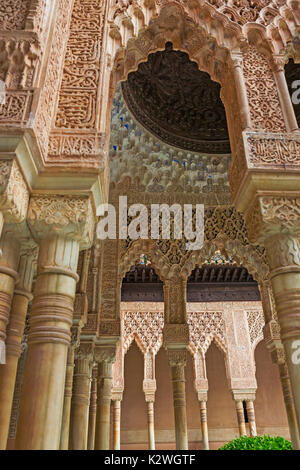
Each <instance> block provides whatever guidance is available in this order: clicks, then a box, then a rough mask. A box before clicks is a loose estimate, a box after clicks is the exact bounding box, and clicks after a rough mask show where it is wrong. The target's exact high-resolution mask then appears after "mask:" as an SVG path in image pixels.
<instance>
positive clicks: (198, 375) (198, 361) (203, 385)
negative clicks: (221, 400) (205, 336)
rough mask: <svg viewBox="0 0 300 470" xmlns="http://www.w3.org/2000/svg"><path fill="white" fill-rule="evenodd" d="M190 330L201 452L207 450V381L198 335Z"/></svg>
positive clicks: (192, 329)
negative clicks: (198, 410)
mask: <svg viewBox="0 0 300 470" xmlns="http://www.w3.org/2000/svg"><path fill="white" fill-rule="evenodd" d="M189 328H190V347H191V350H192V351H193V355H194V373H195V390H196V393H197V396H198V402H199V408H200V422H201V431H202V446H203V450H209V440H208V427H207V409H206V403H207V391H208V380H207V376H206V364H205V356H204V353H203V352H202V351H201V350H200V349H198V348H199V346H198V339H197V338H198V334H195V333H196V332H195V330H194V326H193V325H192V324H189Z"/></svg>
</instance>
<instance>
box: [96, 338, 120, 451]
mask: <svg viewBox="0 0 300 470" xmlns="http://www.w3.org/2000/svg"><path fill="white" fill-rule="evenodd" d="M115 355H116V348H115V347H111V348H106V347H104V346H103V347H101V346H100V347H96V350H95V360H96V362H97V363H98V380H97V414H96V432H95V450H108V449H109V441H110V405H111V398H112V366H113V362H114V361H115Z"/></svg>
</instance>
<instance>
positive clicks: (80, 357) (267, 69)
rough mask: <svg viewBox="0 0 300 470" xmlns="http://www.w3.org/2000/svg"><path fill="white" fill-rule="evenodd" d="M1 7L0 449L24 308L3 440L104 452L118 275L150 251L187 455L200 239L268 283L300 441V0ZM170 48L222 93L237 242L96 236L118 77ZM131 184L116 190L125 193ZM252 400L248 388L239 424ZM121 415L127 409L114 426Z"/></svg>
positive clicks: (273, 328)
mask: <svg viewBox="0 0 300 470" xmlns="http://www.w3.org/2000/svg"><path fill="white" fill-rule="evenodd" d="M2 3H3V7H1V8H0V57H1V60H0V79H1V81H2V82H1V83H3V84H4V87H5V99H4V100H1V103H0V234H1V241H0V244H1V258H0V352H1V354H0V356H1V361H0V362H1V364H0V448H1V449H5V448H6V447H7V444H8V435H9V426H10V420H11V410H12V409H13V410H15V411H16V408H14V407H13V402H14V393H17V392H18V389H17V387H15V385H16V376H17V369H18V360H19V358H20V356H21V353H22V348H23V350H24V347H22V338H23V333H24V328H25V322H26V316H27V313H28V312H29V310H30V315H29V316H30V318H29V326H28V327H26V330H25V331H26V348H25V349H26V361H25V364H24V369H23V371H22V367H19V370H21V372H22V374H23V380H22V387H21V388H22V390H21V393H20V395H21V396H20V397H19V398H18V400H19V404H18V407H17V408H18V420H17V426H16V427H17V429H16V436H15V439H10V441H14V442H10V443H9V444H11V445H12V446H14V448H15V449H33V450H34V449H59V448H67V447H69V446H70V447H71V448H80V449H83V448H87V446H88V445H89V448H92V447H93V444H92V442H93V441H94V448H95V449H107V448H108V447H109V437H110V434H109V432H110V431H109V429H110V404H111V398H112V385H113V364H114V363H115V360H116V351H117V345H118V343H119V341H120V336H121V322H120V300H121V297H120V296H121V283H122V279H123V277H124V275H125V273H126V272H127V271H128V269H130V267H131V266H132V265H133V264H134V262H135V260H136V259H138V258H139V256H140V254H141V253H145V254H147V256H148V257H149V259H151V261H152V263H153V265H154V267H155V270H156V271H157V272H158V274H159V276H160V278H161V279H162V280H163V281H164V321H165V323H164V328H163V343H164V346H165V348H166V350H167V353H168V358H169V365H170V368H171V375H172V384H173V394H174V417H175V431H176V446H177V448H178V449H186V448H187V446H188V442H187V425H186V414H185V406H184V402H185V386H184V373H185V372H184V371H185V363H186V355H187V349H188V348H189V345H190V335H189V325H188V323H187V309H186V281H187V277H188V275H189V273H190V272H191V270H192V269H194V267H195V265H196V264H200V265H201V263H202V262H203V259H201V256H202V253H203V252H204V251H205V250H206V249H207V250H210V249H211V250H212V251H213V253H214V252H215V251H216V250H219V249H221V251H222V250H223V251H224V252H226V250H227V252H228V253H229V254H230V256H233V257H235V258H236V259H237V260H238V262H239V263H241V264H243V265H245V266H246V267H247V269H248V270H249V272H251V274H252V273H253V276H254V278H255V279H256V280H257V282H258V283H259V286H260V290H261V297H262V303H263V312H264V318H265V327H264V337H265V341H266V344H267V345H268V348H269V350H270V351H271V353H272V358H273V360H274V361H275V362H277V363H278V365H279V367H280V375H281V381H282V384H283V391H284V397H285V404H286V410H287V416H288V421H289V428H290V434H291V438H292V441H293V446H294V448H299V433H298V427H299V425H300V393H299V390H300V364H299V360H298V356H297V347H298V342H299V337H300V323H299V311H300V243H299V221H300V218H299V168H300V166H299V165H300V151H299V140H300V134H299V128H298V123H297V119H296V116H295V112H294V109H293V104H292V101H291V97H290V94H289V90H288V86H287V83H286V80H285V75H284V66H285V63H286V62H287V61H288V60H289V59H293V60H294V62H295V63H298V62H299V60H300V54H299V41H297V37H298V36H297V35H298V31H299V23H300V13H299V1H297V0H287V1H281V0H270V1H269V2H265V1H264V2H262V1H261V0H256V1H254V2H248V1H246V2H245V4H246V6H245V9H246V10H245V11H246V13H247V14H245V12H244V10H243V8H242V7H241V6H240V2H235V1H234V0H233V1H232V2H230V3H231V6H228V5H227V4H226V5H225V4H224V2H218V3H217V4H215V2H214V1H210V0H193V1H187V2H181V1H179V0H178V1H177V0H174V1H171V2H169V1H167V0H166V1H160V0H157V1H156V0H151V1H143V0H136V1H123V0H122V1H117V2H115V1H113V2H111V1H109V0H106V1H103V2H99V1H96V0H84V1H82V0H54V1H53V2H50V1H47V0H27V1H23V2H18V1H11V0H4V2H2ZM250 3H251V4H250ZM166 43H172V46H173V49H174V51H177V50H181V51H183V52H184V53H186V54H188V56H189V58H190V59H191V61H193V62H194V63H196V64H197V67H198V68H199V70H200V71H203V72H205V73H208V74H209V75H210V77H211V79H212V80H214V81H216V82H217V83H218V84H219V85H220V87H221V99H222V102H223V104H224V107H225V110H226V118H227V123H228V131H229V139H230V148H231V162H230V166H229V172H228V180H229V186H230V192H231V205H232V207H234V210H235V211H236V214H238V216H237V219H235V215H232V214H233V213H231V215H230V217H229V219H230V222H232V223H233V224H235V222H234V221H235V220H238V222H237V224H236V226H238V225H239V223H240V221H241V220H242V221H243V224H244V225H243V227H244V230H245V233H246V234H247V239H246V241H245V240H244V241H243V243H242V242H240V243H239V242H238V241H236V239H235V237H231V238H230V237H228V236H227V237H224V236H223V235H224V233H223V232H224V231H223V230H222V229H221V228H220V226H219V228H218V232H220V233H219V236H218V234H216V233H214V234H213V235H211V238H210V239H209V240H208V241H209V243H207V244H206V245H205V248H204V250H202V251H201V250H200V251H201V252H194V253H186V252H185V251H184V250H182V249H181V248H180V247H178V243H176V242H175V243H171V245H170V246H169V247H168V249H167V251H164V249H161V248H162V246H161V245H160V244H159V243H157V244H156V243H152V242H153V241H151V242H149V243H148V241H144V240H139V241H138V242H140V243H132V244H130V246H127V245H126V243H124V240H105V241H102V242H101V243H99V242H98V241H96V240H95V227H96V224H97V221H98V217H99V211H98V208H99V207H100V206H101V204H105V203H107V202H109V200H110V201H112V198H113V196H114V195H113V194H112V190H111V188H112V186H111V187H110V186H109V178H110V167H111V166H112V162H111V161H110V158H109V146H110V126H111V109H112V104H113V99H114V95H115V91H116V88H117V84H118V83H119V82H120V81H126V80H127V78H128V74H130V73H131V72H133V71H136V70H137V68H138V65H139V64H140V63H142V62H147V60H148V56H149V54H152V53H156V52H158V51H163V50H164V49H165V47H166ZM87 44H88V46H87ZM1 98H2V95H1ZM216 153H217V152H216ZM120 183H121V185H120V186H119V187H118V185H116V186H117V190H121V189H122V190H123V189H124V188H125V187H126V185H125V183H124V181H123V182H122V181H121V182H120ZM127 183H128V180H127ZM139 183H140V182H139V181H138V180H135V179H134V176H133V178H132V180H131V182H130V184H129V185H128V184H127V188H128V187H129V192H128V196H130V197H131V198H132V200H133V201H134V200H135V197H136V196H137V193H139V190H138V188H137V187H138V186H139ZM122 184H123V186H122ZM130 185H131V186H130ZM148 192H149V191H148ZM140 193H145V195H144V199H141V200H140V201H139V202H146V203H151V198H150V197H148V196H149V195H148V196H147V194H146V193H147V191H145V187H144V188H142V190H141V191H140ZM174 193H175V192H174ZM188 196H189V194H187V193H186V194H184V197H183V198H182V199H181V201H184V200H185V199H184V198H187V200H189V198H188ZM151 197H152V196H151ZM147 198H148V199H147ZM195 200H197V198H195ZM134 202H136V201H134ZM208 219H209V217H208ZM225 219H226V217H225ZM225 219H222V220H223V222H222V223H224V224H226V223H225V222H224V220H225ZM207 227H208V228H207V233H208V232H209V224H207ZM222 234H223V235H222ZM159 249H161V253H159ZM262 258H263V263H262V261H261V259H262ZM248 265H249V266H248ZM262 265H263V268H262V270H261V269H260V268H261V266H262ZM33 284H34V286H33ZM29 304H30V309H28V305H29ZM23 354H24V351H23ZM249 360H250V359H249ZM74 364H75V366H74V367H73V365H74ZM96 365H97V371H98V375H97V373H96V368H95V366H96ZM19 366H20V362H19ZM96 375H97V378H96ZM239 379H240V377H239ZM151 380H153V378H152V379H151ZM232 380H233V379H232ZM150 385H151V383H150ZM232 389H233V390H234V389H235V386H232ZM90 390H92V391H93V393H92V394H90ZM71 395H72V396H71ZM95 397H96V398H95ZM242 399H243V398H242V397H240V396H238V395H237V396H236V401H237V403H239V404H238V405H237V412H238V415H239V416H240V418H239V420H240V429H241V432H244V431H243V429H244V428H243V419H242V412H241V405H240V403H241V401H242ZM90 401H91V403H92V405H91V406H90V407H89V403H90ZM201 402H202V415H203V417H204V414H205V413H204V405H203V403H204V402H205V400H201ZM149 403H151V400H150V401H149ZM116 406H117V405H116ZM117 415H118V410H117V409H116V414H115V422H116V423H117V418H116V416H117ZM249 416H253V413H252V409H251V408H249ZM12 420H13V421H14V422H15V421H16V417H15V416H14V417H12ZM149 422H150V423H151V422H152V406H151V405H149ZM203 422H204V420H203ZM79 423H80V426H79ZM150 428H151V429H152V427H151V426H150ZM151 429H150V431H151V432H150V434H151V436H152V430H151ZM203 429H204V433H205V428H203ZM115 431H116V433H117V424H116V429H115ZM150 441H151V442H152V441H153V438H152V437H151V439H150ZM151 445H152V444H151Z"/></svg>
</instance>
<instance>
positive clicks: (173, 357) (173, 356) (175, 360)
mask: <svg viewBox="0 0 300 470" xmlns="http://www.w3.org/2000/svg"><path fill="white" fill-rule="evenodd" d="M186 361H187V350H186V349H168V362H169V366H170V367H178V368H182V367H185V366H186Z"/></svg>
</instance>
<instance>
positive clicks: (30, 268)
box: [0, 249, 37, 450]
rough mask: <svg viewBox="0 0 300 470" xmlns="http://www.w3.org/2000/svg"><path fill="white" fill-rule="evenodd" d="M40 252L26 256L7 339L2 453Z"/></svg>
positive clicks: (1, 378)
mask: <svg viewBox="0 0 300 470" xmlns="http://www.w3.org/2000/svg"><path fill="white" fill-rule="evenodd" d="M36 254H37V253H36V250H35V249H32V250H29V251H28V252H25V253H23V254H22V256H21V258H20V263H19V268H18V271H19V280H18V283H17V285H16V289H15V292H14V296H13V300H12V305H11V312H10V318H9V324H8V327H7V338H6V364H3V365H0V449H2V450H4V449H5V448H6V443H7V438H8V431H9V423H10V416H11V409H12V402H13V396H14V389H15V382H16V375H17V367H18V360H19V357H20V355H21V352H22V348H21V342H22V338H23V332H24V328H25V319H26V314H27V310H28V303H29V301H30V300H31V298H32V295H31V289H32V280H33V274H34V264H35V258H36Z"/></svg>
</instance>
